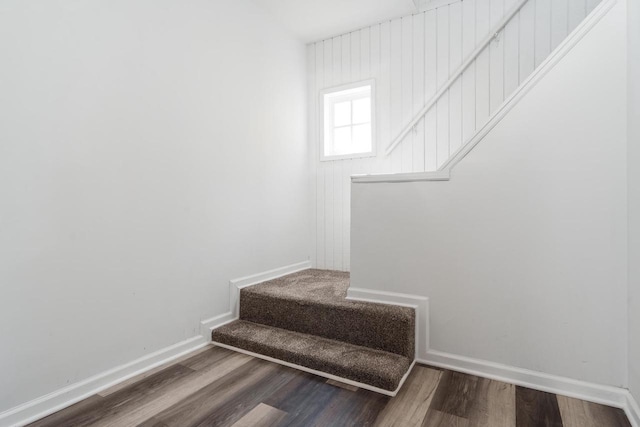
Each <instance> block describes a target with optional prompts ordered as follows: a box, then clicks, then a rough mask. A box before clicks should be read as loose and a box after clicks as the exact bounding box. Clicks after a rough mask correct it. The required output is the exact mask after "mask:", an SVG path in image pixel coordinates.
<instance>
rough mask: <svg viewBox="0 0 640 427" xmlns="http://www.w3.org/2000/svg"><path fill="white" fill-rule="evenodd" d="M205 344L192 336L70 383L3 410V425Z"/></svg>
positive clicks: (62, 404)
mask: <svg viewBox="0 0 640 427" xmlns="http://www.w3.org/2000/svg"><path fill="white" fill-rule="evenodd" d="M205 345H207V342H206V341H205V340H203V338H202V337H201V336H196V337H193V338H189V339H188V340H185V341H182V342H179V343H177V344H174V345H172V346H169V347H165V348H163V349H161V350H158V351H156V352H154V353H151V354H148V355H146V356H143V357H141V358H139V359H136V360H134V361H132V362H129V363H126V364H124V365H120V366H118V367H116V368H113V369H110V370H108V371H105V372H102V373H100V374H97V375H94V376H92V377H89V378H87V379H85V380H82V381H79V382H77V383H75V384H71V385H69V386H67V387H64V388H61V389H59V390H56V391H54V392H52V393H49V394H47V395H45V396H42V397H39V398H37V399H34V400H32V401H30V402H27V403H24V404H22V405H20V406H16V407H15V408H12V409H9V410H7V411H5V412H2V413H0V426H3V427H4V426H18V425H25V424H28V423H31V422H33V421H36V420H39V419H41V418H43V417H46V416H47V415H50V414H52V413H54V412H57V411H59V410H61V409H64V408H66V407H69V406H71V405H73V404H74V403H77V402H79V401H81V400H83V399H86V398H88V397H89V396H92V395H94V394H96V393H99V392H100V391H102V390H105V389H107V388H109V387H112V386H114V385H116V384H118V383H121V382H123V381H126V380H128V379H129V378H132V377H134V376H136V375H140V374H142V373H144V372H146V371H149V370H151V369H154V368H156V367H158V366H160V365H164V364H165V363H169V362H171V361H172V360H175V359H177V358H179V357H182V356H184V355H186V354H188V353H191V352H193V351H195V350H198V349H199V348H202V347H204V346H205Z"/></svg>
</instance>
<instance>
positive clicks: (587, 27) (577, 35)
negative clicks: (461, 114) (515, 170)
mask: <svg viewBox="0 0 640 427" xmlns="http://www.w3.org/2000/svg"><path fill="white" fill-rule="evenodd" d="M616 3H617V0H603V1H602V2H601V3H600V4H599V5H598V6H597V7H596V8H595V9H594V10H593V11H592V12H591V13H590V14H589V15H588V16H587V17H586V18H585V19H584V20H583V21H582V22H581V23H580V25H578V27H577V28H576V29H575V30H573V31H572V32H571V34H569V35H568V36H567V38H565V39H564V41H563V42H562V43H560V46H558V47H557V48H556V49H555V50H554V51H553V52H551V54H550V55H549V56H548V57H547V59H545V60H544V61H543V62H542V64H540V65H539V66H538V68H536V69H535V70H534V71H533V73H531V75H530V76H529V77H528V78H527V79H526V80H525V81H524V82H523V83H522V84H521V85H520V86H518V88H517V89H516V90H515V91H514V92H513V93H512V94H511V96H510V97H509V98H507V99H506V100H505V101H504V102H503V103H502V105H501V106H500V108H498V110H497V111H496V112H495V113H494V114H493V115H492V116H491V118H490V119H489V121H488V122H487V123H486V124H485V125H484V126H483V127H482V128H480V130H478V131H477V132H476V133H475V134H474V135H473V136H472V137H471V139H469V140H468V141H467V142H465V143H463V144H462V146H461V147H460V148H459V149H458V151H456V152H455V153H454V154H453V155H452V156H451V157H449V159H448V160H447V161H446V162H445V163H444V164H443V165H442V166H441V167H440V168H439V169H438V170H451V169H453V168H454V167H455V166H456V165H457V164H458V163H459V162H460V161H461V160H462V159H464V158H465V156H466V155H467V154H469V152H470V151H471V150H473V148H474V147H475V146H476V145H477V144H478V143H479V142H480V141H482V140H483V139H484V137H485V136H487V134H488V133H489V132H490V131H491V130H492V129H493V128H494V127H496V125H497V124H498V123H500V122H501V121H502V119H503V118H504V117H505V116H506V115H507V113H508V112H509V111H511V110H512V109H513V107H515V106H516V105H517V104H518V103H519V102H520V100H521V99H522V98H524V96H525V95H526V94H527V93H529V91H530V90H531V89H533V88H534V87H535V86H536V85H537V84H538V83H539V82H540V80H542V78H543V77H544V76H546V75H547V74H548V73H549V72H550V71H551V70H552V69H553V68H554V67H555V66H556V65H557V64H558V63H559V62H560V60H562V58H564V57H565V56H566V55H567V53H569V52H570V51H571V49H573V47H574V46H575V45H576V44H578V42H580V40H582V39H583V37H584V36H585V35H587V34H588V33H589V31H591V29H592V28H593V27H594V26H595V25H596V24H597V23H598V22H600V20H601V19H602V18H603V17H604V16H605V15H606V14H607V13H608V12H609V10H611V8H612V7H613V6H614V5H615V4H616Z"/></svg>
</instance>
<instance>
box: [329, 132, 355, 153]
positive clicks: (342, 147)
mask: <svg viewBox="0 0 640 427" xmlns="http://www.w3.org/2000/svg"><path fill="white" fill-rule="evenodd" d="M350 152H351V127H345V128H338V129H334V130H333V153H331V154H332V155H336V156H339V155H341V154H349V153H350Z"/></svg>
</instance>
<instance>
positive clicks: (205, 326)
mask: <svg viewBox="0 0 640 427" xmlns="http://www.w3.org/2000/svg"><path fill="white" fill-rule="evenodd" d="M309 268H311V261H302V262H298V263H296V264H291V265H287V266H285V267H280V268H274V269H273V270H269V271H264V272H262V273H257V274H252V275H250V276H245V277H241V278H239V279H233V280H230V281H229V311H228V312H226V313H223V314H221V315H219V316H215V317H212V318H210V319H206V320H203V321H202V322H200V333H201V334H202V336H203V338H204V339H205V340H207V342H209V341H211V331H213V330H214V329H216V328H219V327H220V326H223V325H226V324H227V323H230V322H233V321H234V320H236V319H238V317H239V315H240V291H241V290H242V288H246V287H248V286H253V285H257V284H258V283H262V282H266V281H267V280H272V279H277V278H278V277H282V276H286V275H287V274H292V273H297V272H298V271H302V270H307V269H309Z"/></svg>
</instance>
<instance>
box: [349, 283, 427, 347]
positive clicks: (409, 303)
mask: <svg viewBox="0 0 640 427" xmlns="http://www.w3.org/2000/svg"><path fill="white" fill-rule="evenodd" d="M347 299H348V300H352V301H365V302H376V303H380V304H389V305H399V306H403V307H411V308H413V309H414V310H415V311H416V358H417V359H423V358H425V357H426V355H427V351H428V350H429V298H427V297H421V296H418V295H409V294H401V293H396V292H385V291H374V290H370V289H362V288H349V290H348V291H347Z"/></svg>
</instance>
